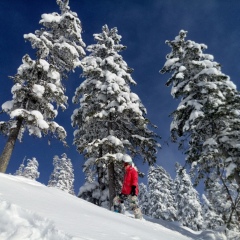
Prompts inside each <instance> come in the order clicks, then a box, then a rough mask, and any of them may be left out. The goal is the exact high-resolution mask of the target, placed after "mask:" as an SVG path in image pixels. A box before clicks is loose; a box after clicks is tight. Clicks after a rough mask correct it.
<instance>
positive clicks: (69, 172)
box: [48, 153, 75, 195]
mask: <svg viewBox="0 0 240 240" xmlns="http://www.w3.org/2000/svg"><path fill="white" fill-rule="evenodd" d="M53 167H54V169H53V172H52V174H51V176H50V179H49V182H48V186H49V187H55V188H58V189H61V190H63V191H65V192H68V193H70V194H72V195H74V194H75V193H74V187H73V184H74V174H73V166H72V162H71V159H70V158H68V157H67V154H66V153H63V154H62V155H61V158H59V157H58V156H57V155H56V156H54V158H53Z"/></svg>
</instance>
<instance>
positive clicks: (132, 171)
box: [121, 157, 138, 196]
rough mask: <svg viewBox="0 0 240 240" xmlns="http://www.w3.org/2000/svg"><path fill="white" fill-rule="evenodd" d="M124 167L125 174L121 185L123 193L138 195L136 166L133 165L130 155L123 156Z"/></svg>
mask: <svg viewBox="0 0 240 240" xmlns="http://www.w3.org/2000/svg"><path fill="white" fill-rule="evenodd" d="M124 168H125V174H124V179H123V185H122V192H121V194H123V195H131V196H137V195H138V171H137V169H136V167H135V166H134V165H133V163H132V160H131V158H130V157H125V158H124Z"/></svg>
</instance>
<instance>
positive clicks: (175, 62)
mask: <svg viewBox="0 0 240 240" xmlns="http://www.w3.org/2000/svg"><path fill="white" fill-rule="evenodd" d="M186 34H187V32H186V31H183V30H181V31H180V33H179V35H178V36H177V37H176V38H175V40H173V41H167V43H168V45H169V46H170V47H171V48H172V52H171V53H170V54H168V55H167V61H166V63H165V65H164V67H163V69H162V70H161V72H162V73H165V72H172V73H173V74H172V77H171V78H170V79H169V80H168V82H167V85H168V86H169V85H172V91H171V93H172V95H173V97H174V98H181V102H180V104H179V106H178V108H177V109H176V110H175V111H174V112H173V113H172V116H173V121H172V124H171V133H172V139H173V141H177V140H180V147H185V146H187V147H186V148H185V149H186V154H187V157H186V160H187V162H188V163H190V164H192V167H193V169H195V170H196V171H195V172H196V177H197V178H196V183H198V182H199V179H201V178H207V177H208V173H209V172H211V171H215V172H217V171H218V168H220V169H221V170H223V169H224V168H225V169H228V170H230V169H231V174H230V175H229V177H231V176H234V178H235V180H236V181H237V182H238V184H239V185H240V175H239V173H240V161H239V157H238V156H239V141H240V138H239V136H240V135H239V121H240V120H239V116H240V111H239V110H240V101H239V100H240V98H239V92H238V91H237V89H236V86H235V85H234V83H233V82H232V81H231V80H230V78H229V77H228V76H226V75H225V74H223V73H222V72H221V67H220V64H219V63H217V62H215V61H214V59H213V56H212V55H209V54H204V53H203V51H204V50H205V49H206V48H207V46H206V45H204V44H198V43H195V42H194V41H190V40H188V41H186V40H185V38H186ZM184 143H187V144H186V145H185V144H184ZM229 179H230V178H229Z"/></svg>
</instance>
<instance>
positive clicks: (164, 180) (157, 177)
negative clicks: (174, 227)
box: [148, 166, 177, 221]
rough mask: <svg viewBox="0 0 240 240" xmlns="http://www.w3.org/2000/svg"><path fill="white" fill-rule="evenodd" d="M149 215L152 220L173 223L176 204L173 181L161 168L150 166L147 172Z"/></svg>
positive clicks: (175, 217)
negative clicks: (156, 219)
mask: <svg viewBox="0 0 240 240" xmlns="http://www.w3.org/2000/svg"><path fill="white" fill-rule="evenodd" d="M148 191H149V202H150V205H149V207H150V209H149V214H150V216H152V217H154V218H158V219H159V218H161V219H164V220H168V221H175V220H176V219H177V216H176V204H175V199H174V194H173V180H172V178H171V176H170V175H169V174H168V173H167V172H166V170H165V169H164V168H163V167H161V166H156V167H154V166H151V167H150V168H149V172H148Z"/></svg>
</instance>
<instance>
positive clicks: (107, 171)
mask: <svg viewBox="0 0 240 240" xmlns="http://www.w3.org/2000/svg"><path fill="white" fill-rule="evenodd" d="M94 39H95V40H96V42H97V43H96V44H93V45H90V46H88V47H87V50H88V51H89V52H90V55H89V56H87V57H85V58H84V59H83V60H82V67H83V77H84V78H85V80H84V81H83V83H82V84H81V85H80V86H79V87H78V88H77V89H76V92H75V96H74V98H73V102H74V103H75V104H80V107H79V108H78V109H76V110H75V111H74V113H73V115H72V121H73V122H72V125H73V127H76V128H77V129H76V131H75V133H74V144H75V145H76V147H77V150H78V151H79V152H80V153H83V154H84V157H85V159H86V160H87V159H90V158H91V159H94V160H93V161H94V163H95V169H96V171H97V172H96V173H97V181H98V183H99V189H100V191H105V190H106V189H109V200H110V205H111V203H112V199H113V198H114V196H115V194H116V193H117V184H118V183H119V181H121V180H120V176H119V175H118V173H120V172H121V168H120V169H119V162H121V160H122V159H123V158H124V157H132V158H134V157H135V156H137V155H140V156H142V158H143V161H144V162H148V163H154V162H155V160H156V156H155V153H156V147H157V144H156V139H155V138H156V134H155V133H154V132H153V131H151V130H149V124H150V123H149V120H148V119H147V118H146V109H145V108H144V106H143V104H142V103H141V101H140V99H139V97H138V96H137V95H136V94H135V93H132V92H131V89H130V84H133V85H135V84H136V83H135V81H134V80H133V79H132V77H131V73H132V69H130V68H129V67H128V65H127V63H126V62H125V61H124V60H123V58H122V56H121V55H119V52H121V51H122V50H124V49H125V48H126V47H125V46H123V45H121V44H120V40H121V36H120V35H119V34H118V31H117V28H112V29H109V28H108V26H107V25H104V26H103V27H102V33H100V34H94ZM106 179H107V183H106ZM101 194H102V193H101ZM101 194H100V195H101Z"/></svg>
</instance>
